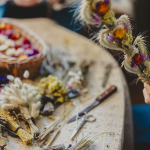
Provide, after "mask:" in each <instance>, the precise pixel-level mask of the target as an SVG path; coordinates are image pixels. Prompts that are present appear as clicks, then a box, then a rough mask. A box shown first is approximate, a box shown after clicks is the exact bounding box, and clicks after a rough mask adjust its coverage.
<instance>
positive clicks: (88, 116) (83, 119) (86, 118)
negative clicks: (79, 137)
mask: <svg viewBox="0 0 150 150" xmlns="http://www.w3.org/2000/svg"><path fill="white" fill-rule="evenodd" d="M77 118H78V116H77ZM91 118H92V119H91ZM94 121H96V118H95V117H94V116H93V115H87V114H86V115H85V117H83V118H82V120H81V122H80V123H79V125H78V126H77V128H76V129H75V131H74V132H73V133H72V135H71V138H70V139H71V140H73V139H74V138H75V136H76V134H77V133H78V131H79V130H80V129H81V127H82V126H83V124H84V123H85V122H94Z"/></svg>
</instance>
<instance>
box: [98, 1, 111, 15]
mask: <svg viewBox="0 0 150 150" xmlns="http://www.w3.org/2000/svg"><path fill="white" fill-rule="evenodd" d="M97 7H98V14H99V15H105V14H106V13H107V12H108V11H109V5H108V4H107V3H106V2H99V3H98V4H97Z"/></svg>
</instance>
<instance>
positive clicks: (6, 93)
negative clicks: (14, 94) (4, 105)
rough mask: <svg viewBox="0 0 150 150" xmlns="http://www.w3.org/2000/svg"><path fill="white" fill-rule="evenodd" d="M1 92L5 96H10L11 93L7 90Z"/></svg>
mask: <svg viewBox="0 0 150 150" xmlns="http://www.w3.org/2000/svg"><path fill="white" fill-rule="evenodd" d="M3 94H4V95H6V96H10V95H11V94H10V93H9V92H8V91H4V92H3Z"/></svg>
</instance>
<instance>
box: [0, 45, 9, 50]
mask: <svg viewBox="0 0 150 150" xmlns="http://www.w3.org/2000/svg"><path fill="white" fill-rule="evenodd" d="M7 48H8V46H7V45H0V51H4V50H6V49H7Z"/></svg>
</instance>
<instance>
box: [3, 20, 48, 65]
mask: <svg viewBox="0 0 150 150" xmlns="http://www.w3.org/2000/svg"><path fill="white" fill-rule="evenodd" d="M0 22H4V23H8V24H12V25H14V26H16V27H18V28H20V29H21V30H23V31H25V32H26V33H28V34H29V35H31V36H32V37H33V38H35V39H36V40H37V41H38V42H39V43H40V44H41V45H42V47H43V50H42V52H40V53H39V54H37V55H34V56H30V57H28V58H27V59H21V58H15V57H10V56H6V55H4V54H0V61H1V62H5V63H8V64H16V63H19V64H22V63H27V62H29V61H31V60H32V61H36V60H37V59H40V58H44V57H45V56H46V54H47V52H48V47H47V45H46V44H45V42H44V41H43V40H42V39H41V38H40V37H39V36H38V35H37V34H36V33H35V32H33V31H32V30H30V29H29V28H27V27H26V26H24V25H22V24H20V23H18V22H17V21H16V20H15V19H10V18H1V19H0Z"/></svg>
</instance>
